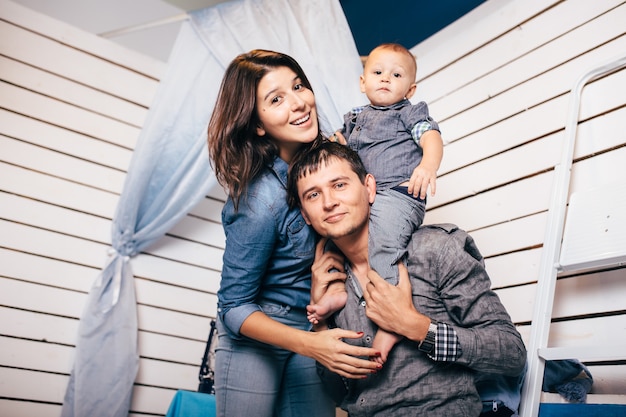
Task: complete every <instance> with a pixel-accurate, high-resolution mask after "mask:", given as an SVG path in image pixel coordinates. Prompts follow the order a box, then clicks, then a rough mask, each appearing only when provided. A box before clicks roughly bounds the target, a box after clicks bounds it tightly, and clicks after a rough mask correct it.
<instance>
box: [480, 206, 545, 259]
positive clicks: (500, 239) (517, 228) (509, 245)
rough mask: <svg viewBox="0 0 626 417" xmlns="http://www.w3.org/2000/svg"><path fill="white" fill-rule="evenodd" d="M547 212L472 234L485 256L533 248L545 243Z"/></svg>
mask: <svg viewBox="0 0 626 417" xmlns="http://www.w3.org/2000/svg"><path fill="white" fill-rule="evenodd" d="M545 222H546V213H545V212H544V213H538V214H534V215H531V216H527V217H523V218H520V219H516V220H514V221H510V222H506V223H500V224H496V225H494V226H490V227H486V228H484V229H479V230H474V231H473V232H471V233H470V234H471V236H472V237H473V238H474V240H475V241H476V244H477V245H478V248H479V250H480V252H481V253H482V254H483V256H484V257H490V256H494V255H500V254H504V253H509V252H513V251H516V250H520V249H523V248H532V247H536V246H538V245H541V244H542V243H543V238H544V231H545Z"/></svg>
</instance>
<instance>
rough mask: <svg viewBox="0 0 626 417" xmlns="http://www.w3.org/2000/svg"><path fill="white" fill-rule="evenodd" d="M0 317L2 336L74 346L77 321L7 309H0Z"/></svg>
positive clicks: (0, 332)
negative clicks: (0, 318)
mask: <svg viewBox="0 0 626 417" xmlns="http://www.w3.org/2000/svg"><path fill="white" fill-rule="evenodd" d="M0 316H1V317H2V320H0V334H1V335H3V336H10V337H13V338H18V339H30V340H38V341H40V342H42V343H57V344H62V345H68V346H73V345H75V344H76V336H77V334H78V320H77V319H72V318H67V317H60V316H53V315H51V314H45V313H38V312H34V311H27V310H20V309H16V308H8V307H0ZM63 372H65V371H63Z"/></svg>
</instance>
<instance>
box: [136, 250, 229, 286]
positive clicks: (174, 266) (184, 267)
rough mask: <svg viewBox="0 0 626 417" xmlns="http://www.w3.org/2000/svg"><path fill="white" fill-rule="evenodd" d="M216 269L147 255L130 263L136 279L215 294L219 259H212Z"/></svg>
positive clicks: (137, 257)
mask: <svg viewBox="0 0 626 417" xmlns="http://www.w3.org/2000/svg"><path fill="white" fill-rule="evenodd" d="M211 262H214V263H215V264H216V265H219V268H217V269H211V268H200V267H198V266H194V265H189V264H185V263H181V262H176V261H172V260H169V259H164V258H160V257H156V256H151V255H147V254H139V255H137V256H136V257H134V258H133V259H132V261H131V266H132V268H133V272H134V273H135V276H136V277H142V278H148V279H151V280H153V281H158V282H164V283H169V284H172V285H176V286H181V287H186V288H195V289H198V290H200V291H205V292H209V293H213V294H216V293H217V289H218V288H219V282H220V270H221V262H222V261H221V258H219V259H212V260H211Z"/></svg>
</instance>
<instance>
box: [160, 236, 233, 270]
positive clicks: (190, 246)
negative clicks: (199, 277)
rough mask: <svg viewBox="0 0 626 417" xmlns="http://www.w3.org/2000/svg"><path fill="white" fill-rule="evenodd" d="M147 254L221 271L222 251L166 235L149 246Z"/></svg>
mask: <svg viewBox="0 0 626 417" xmlns="http://www.w3.org/2000/svg"><path fill="white" fill-rule="evenodd" d="M149 253H151V254H153V255H156V256H162V257H165V258H168V259H176V260H179V261H180V262H187V263H190V264H193V265H198V266H201V267H204V268H214V269H219V270H221V265H222V263H221V260H222V255H223V254H224V250H223V249H221V248H216V247H211V246H208V245H203V244H199V243H196V242H191V241H187V240H182V239H176V238H173V237H171V236H167V235H166V236H163V237H162V238H160V239H159V240H158V241H157V242H155V243H154V244H153V245H151V246H150V248H149Z"/></svg>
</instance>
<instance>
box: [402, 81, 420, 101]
mask: <svg viewBox="0 0 626 417" xmlns="http://www.w3.org/2000/svg"><path fill="white" fill-rule="evenodd" d="M416 88H417V84H416V83H413V84H411V86H410V87H409V91H407V92H406V94H405V95H404V97H405V98H407V99H409V98H411V97H413V94H415V89H416Z"/></svg>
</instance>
